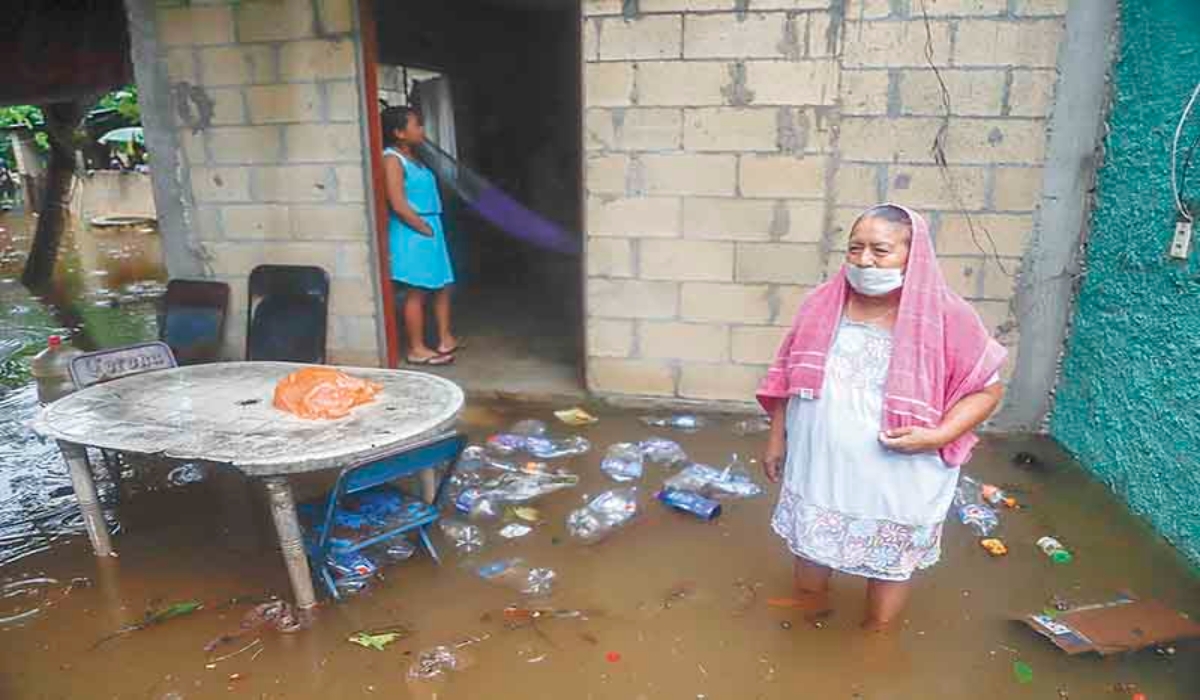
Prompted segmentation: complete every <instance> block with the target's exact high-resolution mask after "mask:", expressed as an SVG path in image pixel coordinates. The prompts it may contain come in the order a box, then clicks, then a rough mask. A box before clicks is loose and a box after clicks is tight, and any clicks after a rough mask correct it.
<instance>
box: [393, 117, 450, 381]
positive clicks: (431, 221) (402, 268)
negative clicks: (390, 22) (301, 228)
mask: <svg viewBox="0 0 1200 700" xmlns="http://www.w3.org/2000/svg"><path fill="white" fill-rule="evenodd" d="M381 121H382V123H383V144H384V151H383V155H384V159H383V174H384V180H385V184H386V187H387V201H388V236H389V247H390V252H391V267H392V280H394V281H395V282H396V283H398V284H401V285H403V286H404V289H405V294H404V329H405V333H406V335H407V336H408V352H407V354H406V355H405V358H406V359H407V361H408V363H409V364H413V365H447V364H450V363H451V362H453V361H454V353H455V352H457V351H458V350H459V349H460V348H461V347H462V345H461V343H460V342H459V340H458V339H457V338H455V337H454V334H453V333H452V332H451V330H450V294H451V291H452V289H453V285H454V269H453V268H452V267H451V265H450V254H449V252H448V251H447V249H446V235H445V231H444V230H443V228H442V199H441V196H440V195H439V193H438V186H437V179H436V178H435V177H434V174H433V171H432V170H430V169H429V168H428V167H426V166H425V165H424V164H422V163H421V162H420V160H418V159H417V155H416V148H417V146H419V145H421V144H422V143H424V141H425V127H424V125H423V124H422V123H421V116H420V114H418V113H417V111H416V110H414V109H412V108H410V107H388V108H387V109H385V110H383V114H382V115H381ZM428 297H433V315H434V319H435V320H436V323H437V337H438V343H437V346H436V347H432V348H431V347H429V346H428V345H427V344H426V343H425V300H426V298H428Z"/></svg>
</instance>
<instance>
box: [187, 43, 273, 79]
mask: <svg viewBox="0 0 1200 700" xmlns="http://www.w3.org/2000/svg"><path fill="white" fill-rule="evenodd" d="M199 56H200V82H201V83H202V84H203V85H204V86H206V87H219V86H222V85H249V84H253V83H270V82H274V81H275V80H276V79H277V78H278V75H279V66H278V63H279V62H278V59H277V55H276V51H275V48H274V47H271V46H213V47H209V48H203V49H200V52H199Z"/></svg>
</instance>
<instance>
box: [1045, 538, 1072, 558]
mask: <svg viewBox="0 0 1200 700" xmlns="http://www.w3.org/2000/svg"><path fill="white" fill-rule="evenodd" d="M1037 546H1038V549H1040V550H1042V552H1043V553H1045V555H1046V556H1048V557H1050V561H1052V562H1054V563H1055V564H1070V563H1071V559H1072V558H1073V557H1072V556H1071V552H1070V550H1068V549H1067V548H1066V547H1064V546H1063V543H1062V542H1059V541H1058V540H1056V539H1054V538H1053V537H1049V536H1047V537H1043V538H1041V539H1040V540H1038V541H1037Z"/></svg>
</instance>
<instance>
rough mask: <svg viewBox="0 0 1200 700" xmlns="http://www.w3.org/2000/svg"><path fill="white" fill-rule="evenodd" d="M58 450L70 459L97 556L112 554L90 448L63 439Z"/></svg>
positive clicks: (80, 503)
mask: <svg viewBox="0 0 1200 700" xmlns="http://www.w3.org/2000/svg"><path fill="white" fill-rule="evenodd" d="M58 449H59V450H60V451H61V452H62V455H63V459H64V460H66V462H67V471H68V473H70V475H71V486H73V487H74V488H75V499H76V500H77V501H79V510H80V512H81V513H83V525H84V527H86V528H87V533H88V539H90V540H91V541H92V551H94V552H95V553H96V556H98V557H107V556H112V554H113V546H112V539H110V538H109V535H108V524H107V523H105V522H104V513H103V512H102V511H101V510H100V500H99V499H98V498H97V497H96V482H95V481H93V480H92V466H91V464H89V463H88V458H87V450H85V449H84V448H83V447H82V446H81V445H76V444H74V443H70V442H63V441H61V440H60V441H59V443H58Z"/></svg>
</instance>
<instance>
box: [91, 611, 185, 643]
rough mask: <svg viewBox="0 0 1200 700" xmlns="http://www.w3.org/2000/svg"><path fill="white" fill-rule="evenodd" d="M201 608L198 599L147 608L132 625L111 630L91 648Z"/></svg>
mask: <svg viewBox="0 0 1200 700" xmlns="http://www.w3.org/2000/svg"><path fill="white" fill-rule="evenodd" d="M203 608H204V604H203V603H201V602H200V601H198V600H188V601H184V602H181V603H172V604H171V605H168V606H167V607H165V608H160V609H158V610H147V611H146V614H145V615H144V616H143V617H142V619H141V620H140V621H139V622H135V623H134V624H132V625H126V626H124V627H122V628H121V629H119V630H117V631H116V632H113V633H112V634H110V635H108V636H107V637H103V638H101V639H100V641H98V642H96V644H95V645H94V646H93V647H92V648H93V649H95V648H97V647H99V646H100V645H102V644H104V643H106V642H109V641H112V640H113V639H116V638H117V637H123V636H125V635H127V634H130V633H132V632H138V631H141V630H144V629H146V628H148V627H154V626H155V625H161V624H162V623H164V622H166V621H167V620H173V619H175V618H177V617H183V616H184V615H191V614H192V613H194V612H196V611H197V610H201V609H203Z"/></svg>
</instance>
